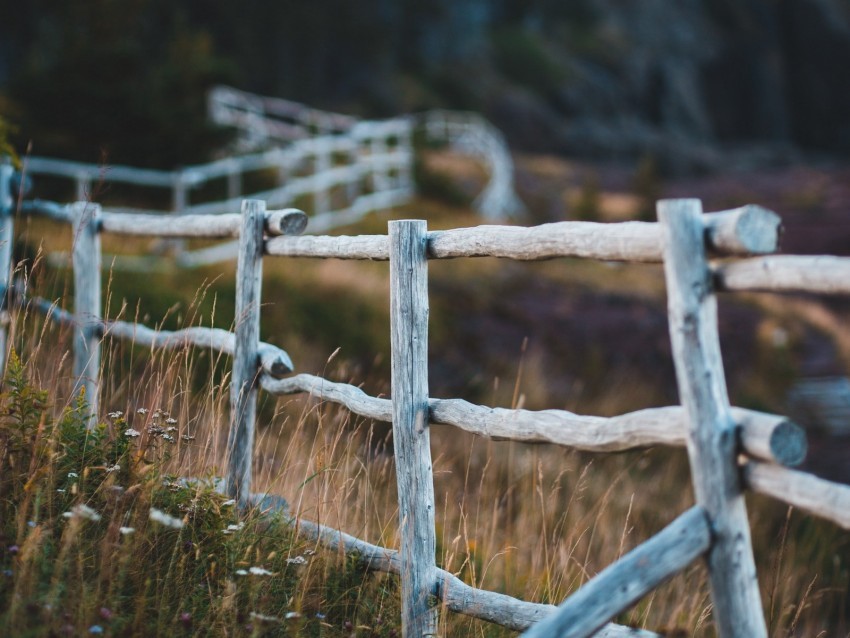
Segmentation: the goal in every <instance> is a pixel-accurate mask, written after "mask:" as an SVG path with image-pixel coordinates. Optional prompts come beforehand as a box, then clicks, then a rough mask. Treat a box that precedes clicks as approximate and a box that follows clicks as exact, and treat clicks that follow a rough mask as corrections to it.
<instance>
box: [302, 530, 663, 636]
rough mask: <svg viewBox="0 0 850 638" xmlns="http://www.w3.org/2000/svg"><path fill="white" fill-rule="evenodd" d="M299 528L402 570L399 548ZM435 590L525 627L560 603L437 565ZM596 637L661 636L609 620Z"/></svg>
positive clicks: (480, 614)
mask: <svg viewBox="0 0 850 638" xmlns="http://www.w3.org/2000/svg"><path fill="white" fill-rule="evenodd" d="M292 524H293V526H294V527H295V529H296V531H297V532H298V533H299V534H300V535H301V536H304V537H306V538H309V539H311V540H314V541H317V542H318V543H320V544H321V545H323V546H325V547H328V548H330V549H339V550H342V551H343V552H345V553H346V554H353V555H356V556H357V558H358V561H359V562H360V564H361V565H362V566H363V567H364V568H366V569H369V570H373V571H380V572H385V573H390V574H400V573H401V565H402V562H401V558H400V556H399V552H398V551H396V550H394V549H387V548H385V547H379V546H378V545H373V544H371V543H367V542H366V541H363V540H361V539H359V538H356V537H354V536H351V535H350V534H346V533H345V532H341V531H340V530H338V529H334V528H333V527H328V526H327V525H319V524H317V523H314V522H312V521H307V520H305V519H303V518H299V519H295V520H293V523H292ZM433 593H434V595H435V596H436V597H438V598H440V600H442V601H443V604H444V605H445V606H446V608H447V609H449V610H450V611H454V612H457V613H461V614H465V615H467V616H472V617H473V618H480V619H481V620H486V621H488V622H492V623H496V624H498V625H502V626H504V627H507V628H508V629H513V630H514V631H522V630H524V629H528V628H529V627H530V626H532V625H534V624H535V623H537V622H539V621H540V620H542V619H543V618H546V617H547V616H550V615H552V614H553V613H554V612H555V610H556V609H557V607H555V606H554V605H546V604H541V603H531V602H526V601H524V600H519V599H517V598H514V597H512V596H507V595H505V594H499V593H497V592H492V591H486V590H482V589H476V588H475V587H471V586H470V585H467V584H466V583H464V582H463V581H462V580H460V579H459V578H458V577H457V576H455V575H453V574H451V573H449V572H447V571H445V570H443V569H439V568H437V569H436V572H435V583H434V587H433ZM596 636H597V638H659V637H658V634H656V633H653V632H651V631H644V630H642V629H633V628H632V627H625V626H623V625H616V624H613V623H609V624H608V625H605V627H603V628H602V630H601V631H600V632H599V633H597V634H596Z"/></svg>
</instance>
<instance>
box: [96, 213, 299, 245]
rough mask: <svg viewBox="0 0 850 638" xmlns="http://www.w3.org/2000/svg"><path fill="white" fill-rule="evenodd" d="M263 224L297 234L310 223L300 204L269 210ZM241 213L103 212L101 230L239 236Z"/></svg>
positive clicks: (268, 228)
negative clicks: (297, 206)
mask: <svg viewBox="0 0 850 638" xmlns="http://www.w3.org/2000/svg"><path fill="white" fill-rule="evenodd" d="M263 224H264V228H265V230H266V231H267V232H268V233H269V234H270V235H298V234H300V233H301V232H303V231H304V228H305V227H306V226H307V215H305V214H304V212H303V211H300V210H298V209H297V208H288V209H285V210H277V211H269V212H268V213H266V214H265V216H264V222H263ZM241 227H242V217H241V215H238V214H223V215H153V214H151V215H144V214H132V213H110V212H103V213H102V214H101V216H100V226H99V228H100V230H101V231H102V232H106V233H115V234H119V235H141V236H147V237H204V238H210V239H216V238H226V237H239V233H240V231H241Z"/></svg>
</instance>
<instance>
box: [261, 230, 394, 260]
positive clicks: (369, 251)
mask: <svg viewBox="0 0 850 638" xmlns="http://www.w3.org/2000/svg"><path fill="white" fill-rule="evenodd" d="M266 254H267V255H276V256H280V257H333V258H336V259H374V260H379V261H386V260H387V259H389V258H390V242H389V238H388V237H387V236H386V235H357V236H356V237H348V236H341V237H328V236H324V235H322V236H314V235H304V236H303V237H272V238H271V239H269V240H268V241H267V242H266Z"/></svg>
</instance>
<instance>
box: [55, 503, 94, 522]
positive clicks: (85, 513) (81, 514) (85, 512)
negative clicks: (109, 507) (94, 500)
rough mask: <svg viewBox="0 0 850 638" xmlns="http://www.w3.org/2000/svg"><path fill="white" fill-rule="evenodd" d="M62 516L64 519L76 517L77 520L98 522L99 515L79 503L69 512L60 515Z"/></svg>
mask: <svg viewBox="0 0 850 638" xmlns="http://www.w3.org/2000/svg"><path fill="white" fill-rule="evenodd" d="M62 516H64V517H65V518H73V517H75V516H76V517H78V518H85V519H88V520H90V521H99V520H100V514H98V513H97V512H95V511H94V510H93V509H92V508H90V507H89V506H88V505H85V504H84V503H81V504H80V505H75V506H74V507H72V508H71V511H70V512H65V513H64V514H62Z"/></svg>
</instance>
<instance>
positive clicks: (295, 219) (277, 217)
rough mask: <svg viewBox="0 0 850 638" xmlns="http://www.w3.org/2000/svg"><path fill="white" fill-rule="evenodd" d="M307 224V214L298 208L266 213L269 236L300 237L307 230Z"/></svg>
mask: <svg viewBox="0 0 850 638" xmlns="http://www.w3.org/2000/svg"><path fill="white" fill-rule="evenodd" d="M307 222H308V218H307V215H306V213H305V212H304V211H303V210H298V209H297V208H284V209H283V210H270V211H267V212H266V232H267V233H268V234H269V235H275V236H277V235H300V234H301V233H303V232H304V230H305V229H306V228H307Z"/></svg>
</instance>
